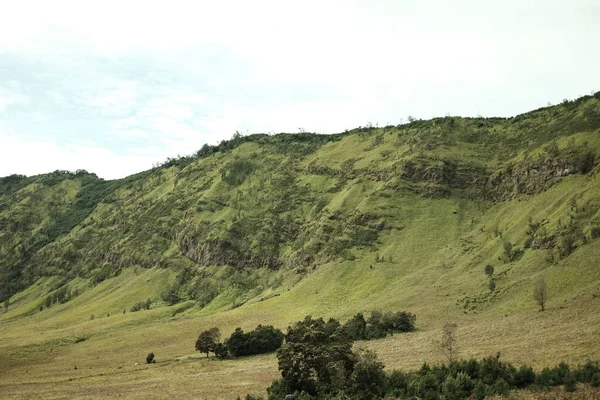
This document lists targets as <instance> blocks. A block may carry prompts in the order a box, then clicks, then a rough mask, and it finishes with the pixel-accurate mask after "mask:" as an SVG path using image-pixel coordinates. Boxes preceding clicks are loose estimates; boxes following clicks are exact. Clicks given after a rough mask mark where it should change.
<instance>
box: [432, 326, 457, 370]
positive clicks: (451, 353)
mask: <svg viewBox="0 0 600 400" xmlns="http://www.w3.org/2000/svg"><path fill="white" fill-rule="evenodd" d="M457 327H458V326H457V325H456V324H455V323H452V322H446V324H444V328H443V329H442V338H441V340H440V341H438V342H434V344H435V347H437V348H438V350H439V351H440V352H441V353H442V354H443V355H444V356H446V358H447V359H448V362H449V363H451V362H452V361H454V357H455V356H456V337H455V332H456V328H457Z"/></svg>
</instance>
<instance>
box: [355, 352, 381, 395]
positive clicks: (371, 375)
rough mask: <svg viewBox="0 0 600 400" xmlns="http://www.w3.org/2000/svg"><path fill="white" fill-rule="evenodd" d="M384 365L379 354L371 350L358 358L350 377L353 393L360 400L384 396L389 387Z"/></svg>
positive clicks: (360, 354)
mask: <svg viewBox="0 0 600 400" xmlns="http://www.w3.org/2000/svg"><path fill="white" fill-rule="evenodd" d="M383 367H384V365H383V363H381V362H380V361H379V360H377V354H376V353H375V352H373V351H370V350H365V351H362V352H360V353H359V354H358V356H357V357H356V364H355V365H354V371H353V372H352V375H351V376H350V382H351V385H352V391H353V392H354V394H356V395H357V396H358V397H360V398H369V397H373V396H379V397H380V396H383V395H384V394H385V391H386V386H387V376H386V375H385V372H383Z"/></svg>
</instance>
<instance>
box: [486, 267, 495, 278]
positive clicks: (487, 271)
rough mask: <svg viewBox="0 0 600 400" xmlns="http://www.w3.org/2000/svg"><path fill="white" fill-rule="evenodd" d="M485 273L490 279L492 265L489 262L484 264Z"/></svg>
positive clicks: (492, 271)
mask: <svg viewBox="0 0 600 400" xmlns="http://www.w3.org/2000/svg"><path fill="white" fill-rule="evenodd" d="M485 274H486V275H487V276H488V277H489V278H490V279H491V278H492V276H493V275H494V266H493V265H491V264H488V265H486V266H485Z"/></svg>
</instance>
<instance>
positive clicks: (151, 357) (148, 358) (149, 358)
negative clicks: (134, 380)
mask: <svg viewBox="0 0 600 400" xmlns="http://www.w3.org/2000/svg"><path fill="white" fill-rule="evenodd" d="M155 362H156V360H155V359H154V353H149V354H148V355H147V356H146V364H152V363H155Z"/></svg>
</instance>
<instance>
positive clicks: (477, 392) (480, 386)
mask: <svg viewBox="0 0 600 400" xmlns="http://www.w3.org/2000/svg"><path fill="white" fill-rule="evenodd" d="M489 391H490V390H489V387H488V386H487V385H486V384H485V383H483V382H481V381H479V380H478V381H477V382H476V383H475V386H474V388H473V399H474V400H484V399H485V398H486V396H487V394H488V392H489Z"/></svg>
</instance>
